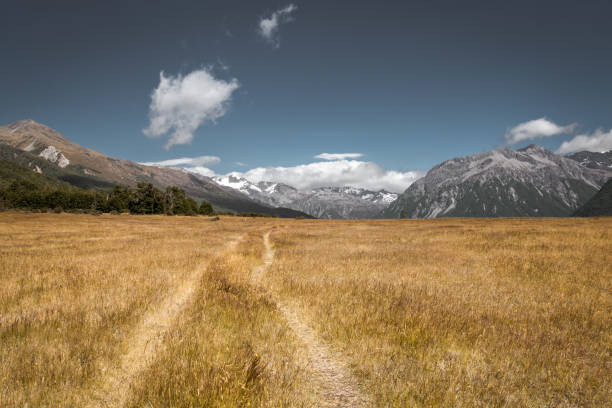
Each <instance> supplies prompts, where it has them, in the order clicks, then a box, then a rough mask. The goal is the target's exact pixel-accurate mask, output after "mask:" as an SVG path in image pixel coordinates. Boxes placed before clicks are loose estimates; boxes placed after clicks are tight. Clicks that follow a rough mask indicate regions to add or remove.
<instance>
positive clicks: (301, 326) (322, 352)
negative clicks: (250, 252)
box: [252, 232, 371, 408]
mask: <svg viewBox="0 0 612 408" xmlns="http://www.w3.org/2000/svg"><path fill="white" fill-rule="evenodd" d="M263 239H264V245H265V247H266V249H265V253H264V263H263V265H261V266H258V267H257V268H255V269H254V270H253V274H252V280H253V282H254V284H255V285H257V286H260V287H263V284H262V278H263V275H264V273H265V272H266V270H267V269H268V268H269V267H270V265H272V262H273V261H274V250H273V249H272V245H271V244H270V233H269V232H267V233H266V234H264V236H263ZM267 292H268V293H269V294H270V296H271V297H272V299H273V300H274V301H275V302H276V304H277V307H278V309H279V310H280V311H281V313H282V315H283V317H284V318H285V320H286V321H287V323H288V324H289V327H290V328H291V330H293V332H294V333H295V335H296V336H297V338H299V339H300V341H301V342H302V344H303V347H304V351H305V356H304V358H302V359H301V361H299V363H300V364H301V365H303V366H304V368H305V370H306V371H307V372H309V373H310V382H311V385H312V389H313V391H314V393H315V395H316V397H317V406H319V407H338V408H343V407H347V408H348V407H367V406H371V401H370V399H369V398H368V397H367V396H366V395H364V394H363V393H362V392H361V390H360V389H359V384H358V383H357V380H356V379H355V378H354V377H353V375H352V374H351V373H350V369H349V368H348V365H347V363H346V362H345V361H344V359H343V358H342V356H341V355H340V354H339V353H337V352H335V351H334V350H333V349H332V348H331V347H330V346H329V345H328V344H326V343H325V342H324V341H322V340H321V339H320V338H319V337H318V336H317V334H316V333H315V331H314V330H313V329H312V328H311V327H310V326H309V325H308V324H307V323H306V321H305V319H304V318H303V316H302V314H301V313H300V310H299V308H298V307H296V306H294V305H292V304H291V303H289V302H284V301H282V300H280V299H279V298H278V296H277V295H275V294H274V293H270V291H267Z"/></svg>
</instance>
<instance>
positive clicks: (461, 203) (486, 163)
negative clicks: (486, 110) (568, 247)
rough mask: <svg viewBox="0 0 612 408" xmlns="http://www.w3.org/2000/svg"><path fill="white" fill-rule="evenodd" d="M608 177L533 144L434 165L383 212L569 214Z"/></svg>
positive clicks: (414, 215) (389, 214)
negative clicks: (522, 147) (517, 148)
mask: <svg viewBox="0 0 612 408" xmlns="http://www.w3.org/2000/svg"><path fill="white" fill-rule="evenodd" d="M610 175H612V172H609V171H607V170H600V169H590V168H586V167H583V166H581V165H580V164H578V163H577V162H576V161H574V160H571V159H569V158H566V157H561V156H558V155H556V154H554V153H552V152H550V151H549V150H547V149H545V148H543V147H540V146H536V145H530V146H528V147H526V148H524V149H519V150H511V149H500V150H493V151H490V152H487V153H481V154H475V155H472V156H467V157H461V158H455V159H452V160H448V161H445V162H443V163H441V164H439V165H437V166H435V167H434V168H432V169H431V170H430V171H429V172H428V173H427V175H426V176H425V177H423V178H422V179H420V180H417V181H416V182H414V183H413V184H412V185H411V186H410V187H408V189H407V190H406V191H405V192H404V193H403V194H401V195H400V196H399V197H398V199H397V200H396V201H394V202H393V203H391V205H390V206H389V207H388V208H386V209H385V210H384V211H383V216H385V217H390V218H396V217H401V216H403V217H411V218H435V217H462V216H465V217H502V216H506V217H510V216H568V215H570V214H572V213H573V212H574V211H575V210H576V209H577V208H578V207H580V206H581V205H582V204H584V203H585V202H586V201H588V200H589V199H590V198H591V197H592V196H593V195H594V194H595V193H596V192H597V191H598V190H599V189H600V188H601V186H602V185H603V184H604V183H605V182H606V180H607V179H608V177H610Z"/></svg>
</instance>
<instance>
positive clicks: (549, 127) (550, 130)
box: [504, 118, 577, 145]
mask: <svg viewBox="0 0 612 408" xmlns="http://www.w3.org/2000/svg"><path fill="white" fill-rule="evenodd" d="M576 126H577V124H576V123H573V124H571V125H567V126H559V125H557V124H556V123H554V122H551V121H549V120H548V119H546V118H540V119H535V120H530V121H528V122H524V123H521V124H519V125H517V126H515V127H513V128H512V129H508V131H507V132H506V135H505V136H504V137H505V139H506V142H507V143H508V144H509V145H513V144H516V143H518V142H522V141H525V140H532V139H538V138H542V137H551V136H556V135H562V134H567V133H571V132H573V131H574V129H575V128H576Z"/></svg>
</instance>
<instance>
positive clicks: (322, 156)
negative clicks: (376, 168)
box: [315, 153, 363, 160]
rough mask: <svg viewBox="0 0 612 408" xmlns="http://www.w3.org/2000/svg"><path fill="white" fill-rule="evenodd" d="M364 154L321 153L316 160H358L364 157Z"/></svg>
mask: <svg viewBox="0 0 612 408" xmlns="http://www.w3.org/2000/svg"><path fill="white" fill-rule="evenodd" d="M362 156H363V154H362V153H321V154H317V155H316V156H315V159H323V160H344V159H357V158H359V157H362Z"/></svg>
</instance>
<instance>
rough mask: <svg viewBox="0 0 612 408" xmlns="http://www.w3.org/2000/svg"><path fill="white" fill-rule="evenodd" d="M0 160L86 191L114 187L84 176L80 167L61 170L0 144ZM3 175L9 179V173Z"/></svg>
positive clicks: (40, 159) (36, 157) (35, 157)
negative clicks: (37, 170) (36, 170)
mask: <svg viewBox="0 0 612 408" xmlns="http://www.w3.org/2000/svg"><path fill="white" fill-rule="evenodd" d="M0 160H2V161H5V162H7V161H8V162H11V163H15V164H18V165H20V166H22V167H25V168H27V169H30V171H32V172H34V170H35V169H39V171H40V172H42V174H44V175H46V176H48V177H53V178H56V179H58V180H61V181H65V182H66V183H68V184H71V185H73V186H74V187H78V188H82V189H86V190H92V189H95V190H103V191H110V190H111V189H112V188H113V187H114V186H115V184H114V183H111V182H108V181H105V180H102V179H100V178H99V177H96V176H92V175H87V174H84V173H83V168H82V167H81V166H73V165H69V166H67V167H65V168H61V167H58V166H57V165H56V164H54V163H50V162H49V161H47V160H45V159H43V158H41V157H38V156H36V155H33V154H31V153H29V152H26V151H23V150H19V149H16V148H14V147H11V146H9V145H6V144H0ZM7 170H8V169H7ZM5 175H6V176H7V177H10V174H9V173H6V172H5Z"/></svg>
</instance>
